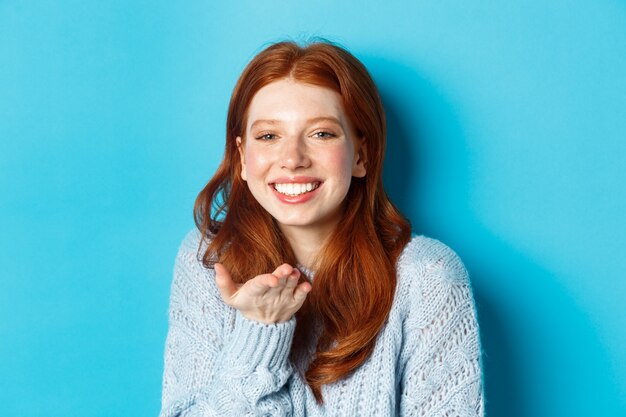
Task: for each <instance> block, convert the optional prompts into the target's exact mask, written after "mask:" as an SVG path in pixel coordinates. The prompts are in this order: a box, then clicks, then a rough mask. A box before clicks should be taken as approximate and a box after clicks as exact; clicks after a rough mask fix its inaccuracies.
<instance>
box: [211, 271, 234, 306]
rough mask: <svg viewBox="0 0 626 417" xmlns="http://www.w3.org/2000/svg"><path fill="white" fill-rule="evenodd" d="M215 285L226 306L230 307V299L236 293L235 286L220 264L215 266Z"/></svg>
mask: <svg viewBox="0 0 626 417" xmlns="http://www.w3.org/2000/svg"><path fill="white" fill-rule="evenodd" d="M214 268H215V284H216V285H217V289H218V290H219V291H220V295H221V296H222V299H223V300H224V302H225V303H226V304H229V305H230V298H231V297H232V296H233V294H235V293H236V292H237V286H236V285H235V283H234V282H233V279H232V278H231V277H230V273H229V272H228V269H226V267H225V266H224V265H222V264H220V263H216V264H215V266H214Z"/></svg>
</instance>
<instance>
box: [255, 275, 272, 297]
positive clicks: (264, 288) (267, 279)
mask: <svg viewBox="0 0 626 417" xmlns="http://www.w3.org/2000/svg"><path fill="white" fill-rule="evenodd" d="M248 282H249V283H250V284H249V285H248V287H249V293H250V295H253V296H262V295H264V294H265V293H266V292H268V291H270V290H271V289H273V288H274V287H276V286H277V285H278V278H276V277H275V276H274V275H272V274H263V275H258V276H256V277H254V278H253V279H251V280H250V281H248Z"/></svg>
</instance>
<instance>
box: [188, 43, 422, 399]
mask: <svg viewBox="0 0 626 417" xmlns="http://www.w3.org/2000/svg"><path fill="white" fill-rule="evenodd" d="M284 78H291V79H293V80H295V81H298V82H302V83H306V84H311V85H316V86H321V87H326V88H330V89H332V90H334V91H336V92H337V93H339V95H340V96H341V99H342V104H343V107H344V111H345V112H346V115H347V116H348V117H349V118H350V120H351V122H352V124H353V126H354V127H355V131H356V133H357V136H358V137H362V138H364V139H365V140H364V146H365V154H364V155H365V157H366V168H367V175H366V176H365V177H364V178H352V183H351V185H350V189H349V191H348V195H347V196H346V202H345V205H344V211H343V219H342V221H341V222H339V224H338V226H337V228H336V230H334V232H333V235H332V236H330V238H329V239H327V241H326V242H327V243H326V244H325V246H324V247H323V248H322V249H321V251H320V254H319V256H318V259H319V262H318V265H317V270H316V271H315V279H314V283H313V291H311V292H310V293H309V295H308V297H307V300H306V302H305V304H304V305H303V307H302V308H301V309H300V311H298V313H297V314H296V317H297V326H296V334H295V336H294V344H293V346H292V355H297V354H306V352H305V350H306V344H307V337H308V336H309V335H310V334H311V333H313V331H314V329H313V320H321V323H322V325H323V330H322V333H321V336H320V338H319V339H318V343H317V347H316V353H315V356H314V359H313V361H312V362H311V363H310V365H309V367H308V369H307V371H306V373H305V379H306V381H307V383H308V384H309V386H310V387H311V389H312V391H313V393H314V395H315V397H316V399H317V401H318V402H322V394H321V388H322V385H324V384H329V383H331V382H334V381H337V380H339V379H341V378H343V377H345V376H347V375H348V374H349V373H351V372H352V371H353V370H355V369H356V368H358V367H359V366H360V365H361V364H362V363H363V362H364V361H365V360H366V359H367V358H368V357H369V356H370V354H371V353H372V351H373V349H374V344H375V341H376V336H377V334H378V333H379V331H380V329H381V328H382V327H383V325H384V323H385V321H386V319H387V317H388V315H389V311H390V309H391V305H392V302H393V298H394V294H395V288H396V267H395V265H396V260H397V258H398V256H399V255H400V252H401V251H402V249H403V248H404V246H405V245H406V244H407V242H408V241H409V240H410V237H411V227H410V224H409V222H408V221H407V219H406V218H405V217H404V216H403V215H402V214H401V213H400V212H399V210H398V209H397V208H396V207H395V206H394V205H393V204H392V203H391V201H390V200H389V198H388V197H387V195H386V193H385V191H384V189H383V183H382V165H383V158H384V154H385V141H386V123H385V113H384V109H383V105H382V102H381V99H380V96H379V94H378V90H377V88H376V86H375V84H374V82H373V80H372V78H371V77H370V75H369V73H368V72H367V70H366V69H365V67H364V66H363V64H362V63H361V62H360V61H359V60H358V59H356V58H355V57H354V56H353V55H352V54H350V53H349V52H348V51H346V50H345V49H343V48H341V47H339V46H337V45H334V44H332V43H330V42H327V41H323V42H315V43H312V44H309V45H307V46H304V47H301V46H299V45H297V44H296V43H294V42H279V43H276V44H273V45H271V46H269V47H267V48H266V49H264V50H263V51H261V52H260V53H259V54H258V55H257V56H256V57H254V58H253V59H252V61H251V62H250V63H249V64H248V66H247V67H246V68H245V69H244V71H243V73H242V74H241V77H240V78H239V80H238V81H237V84H236V85H235V88H234V90H233V94H232V97H231V101H230V105H229V108H228V119H227V124H226V149H225V152H224V159H223V160H222V162H221V164H220V166H219V167H218V169H217V171H216V173H215V175H214V176H213V178H212V179H211V180H210V181H209V183H208V184H207V185H206V186H205V187H204V189H203V190H202V191H201V192H200V194H199V195H198V197H197V199H196V202H195V206H194V219H195V222H196V225H197V227H198V229H199V230H200V232H201V233H202V236H203V237H205V238H206V241H207V244H208V247H207V250H206V251H205V253H204V254H203V255H202V261H203V264H204V265H205V267H207V268H211V267H212V266H213V264H214V263H215V262H217V261H219V262H221V263H223V264H224V265H225V266H226V267H227V268H228V269H229V271H230V272H231V275H232V277H233V279H234V280H235V282H239V283H243V282H245V281H247V280H249V279H251V278H253V277H255V276H257V275H260V274H264V273H268V272H270V271H273V270H274V269H275V268H276V267H277V266H278V265H280V264H282V263H285V262H287V263H289V264H291V265H295V263H296V260H295V256H294V253H293V251H292V249H291V247H290V245H289V243H288V242H287V240H286V239H285V237H284V236H283V235H282V233H281V232H280V230H279V228H278V226H277V224H276V223H275V221H274V219H273V218H272V217H271V216H270V214H269V213H267V212H266V211H265V210H264V209H263V208H262V207H261V205H260V204H259V203H258V202H257V201H256V200H255V199H254V197H253V196H252V194H251V193H250V191H249V190H248V187H247V185H246V183H245V182H244V181H243V180H242V179H241V176H240V173H241V161H240V156H239V153H238V151H237V144H236V141H235V139H236V137H237V136H241V137H244V133H245V127H246V122H247V110H248V107H249V105H250V102H251V101H252V98H253V97H254V95H255V94H256V92H257V91H259V90H260V89H261V88H262V87H264V86H266V85H267V84H269V83H272V82H274V81H278V80H281V79H284ZM244 140H245V139H244ZM201 246H202V245H201ZM251 248H253V249H252V250H251Z"/></svg>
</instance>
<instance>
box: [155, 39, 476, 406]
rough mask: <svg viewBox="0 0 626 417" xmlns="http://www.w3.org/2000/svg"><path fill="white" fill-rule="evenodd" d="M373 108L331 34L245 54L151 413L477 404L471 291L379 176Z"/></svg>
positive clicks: (181, 257) (378, 115) (456, 262)
mask: <svg viewBox="0 0 626 417" xmlns="http://www.w3.org/2000/svg"><path fill="white" fill-rule="evenodd" d="M385 140H386V131H385V116H384V110H383V106H382V103H381V100H380V97H379V94H378V91H377V89H376V86H375V85H374V83H373V81H372V79H371V77H370V76H369V74H368V72H367V70H366V69H365V67H364V66H363V65H362V64H361V63H360V62H359V61H358V60H357V59H356V58H355V57H354V56H353V55H351V54H350V53H349V52H347V51H346V50H345V49H343V48H341V47H338V46H336V45H334V44H331V43H328V42H317V43H312V44H309V45H308V46H304V47H301V46H299V45H297V44H295V43H293V42H280V43H277V44H274V45H272V46H270V47H268V48H266V49H265V50H263V51H262V52H261V53H259V54H258V55H257V56H256V57H255V58H254V59H253V60H252V61H251V62H250V63H249V64H248V66H247V67H246V69H245V70H244V72H243V74H242V75H241V77H240V78H239V81H238V82H237V85H236V86H235V89H234V91H233V95H232V98H231V102H230V106H229V109H228V120H227V129H226V149H225V153H224V159H223V161H222V163H221V165H220V166H219V168H218V170H217V172H216V173H215V175H214V176H213V178H212V179H211V180H210V181H209V183H208V184H207V186H206V187H205V188H204V189H203V190H202V192H201V193H200V194H199V195H198V198H197V200H196V205H195V208H194V214H195V220H196V225H197V230H195V229H194V230H193V231H191V232H190V233H189V234H188V235H187V237H186V238H185V240H184V241H183V243H182V245H181V247H180V251H179V253H178V257H177V259H176V264H175V268H174V279H173V283H172V288H171V300H170V310H169V332H168V336H167V341H166V346H165V370H164V375H163V403H162V410H161V417H174V416H181V417H182V416H238V417H239V416H350V417H354V416H381V417H382V416H396V415H399V416H433V417H434V416H449V417H452V416H455V417H456V416H460V417H466V416H482V415H483V388H482V382H481V381H482V378H481V375H482V373H481V355H480V353H481V350H480V341H479V335H478V325H477V321H476V313H475V307H474V302H473V296H472V291H471V287H470V284H469V280H468V275H467V272H466V269H465V267H464V266H463V264H462V262H461V261H460V259H459V258H458V256H457V255H456V254H455V253H454V252H453V251H452V250H451V249H449V248H448V247H447V246H445V245H444V244H443V243H441V242H439V241H437V240H434V239H430V238H427V237H424V236H415V237H411V230H410V225H409V223H408V221H407V220H406V219H405V218H404V217H403V216H402V214H401V213H400V212H399V211H398V210H397V209H396V208H395V207H394V205H393V204H392V203H391V202H390V201H389V199H388V197H387V195H386V194H385V191H384V190H383V184H382V178H381V175H382V163H383V157H384V150H385Z"/></svg>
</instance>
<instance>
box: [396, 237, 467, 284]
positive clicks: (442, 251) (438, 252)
mask: <svg viewBox="0 0 626 417" xmlns="http://www.w3.org/2000/svg"><path fill="white" fill-rule="evenodd" d="M397 268H398V275H399V276H405V275H412V276H415V275H416V274H417V275H422V274H424V273H426V272H428V271H431V272H434V271H438V272H439V273H440V274H441V275H442V276H441V278H442V279H446V280H448V281H451V282H456V283H460V284H462V283H467V281H468V279H469V277H468V274H467V270H466V268H465V265H464V264H463V262H462V261H461V258H460V257H459V255H457V253H456V252H455V251H454V250H452V249H451V248H450V247H449V246H447V245H446V244H445V243H443V242H441V241H439V240H437V239H433V238H431V237H427V236H423V235H418V236H413V238H412V239H411V240H410V241H409V243H407V245H406V246H405V247H404V249H403V250H402V253H401V254H400V257H399V258H398V263H397Z"/></svg>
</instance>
